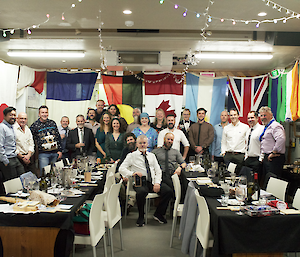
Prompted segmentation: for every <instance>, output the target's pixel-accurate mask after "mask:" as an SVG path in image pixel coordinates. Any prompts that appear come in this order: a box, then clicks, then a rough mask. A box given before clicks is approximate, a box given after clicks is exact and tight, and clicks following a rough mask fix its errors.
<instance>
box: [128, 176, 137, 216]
mask: <svg viewBox="0 0 300 257" xmlns="http://www.w3.org/2000/svg"><path fill="white" fill-rule="evenodd" d="M135 195H136V192H135V190H134V189H133V177H132V176H131V177H129V178H128V181H127V187H126V199H125V219H126V218H127V206H128V200H129V197H130V196H132V197H135Z"/></svg>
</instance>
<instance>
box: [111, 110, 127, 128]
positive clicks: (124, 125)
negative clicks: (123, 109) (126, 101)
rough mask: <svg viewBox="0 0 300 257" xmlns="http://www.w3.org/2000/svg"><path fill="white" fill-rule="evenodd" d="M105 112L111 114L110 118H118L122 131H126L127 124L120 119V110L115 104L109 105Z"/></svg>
mask: <svg viewBox="0 0 300 257" xmlns="http://www.w3.org/2000/svg"><path fill="white" fill-rule="evenodd" d="M107 111H108V112H109V113H110V114H111V116H112V117H118V118H119V120H120V122H121V127H122V129H123V130H124V131H126V129H127V127H128V124H127V122H126V120H125V119H124V118H122V117H121V114H120V109H119V108H118V106H116V105H115V104H111V105H110V106H109V107H108V109H107Z"/></svg>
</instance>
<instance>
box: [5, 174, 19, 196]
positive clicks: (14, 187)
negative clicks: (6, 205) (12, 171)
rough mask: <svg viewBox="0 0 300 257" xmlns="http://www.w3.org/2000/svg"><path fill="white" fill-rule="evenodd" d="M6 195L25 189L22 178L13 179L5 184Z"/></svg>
mask: <svg viewBox="0 0 300 257" xmlns="http://www.w3.org/2000/svg"><path fill="white" fill-rule="evenodd" d="M3 185H4V189H5V193H6V194H9V193H17V192H18V191H19V190H22V189H23V186H22V182H21V179H20V178H13V179H10V180H7V181H5V182H3Z"/></svg>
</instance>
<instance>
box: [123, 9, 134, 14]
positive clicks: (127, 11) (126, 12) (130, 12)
mask: <svg viewBox="0 0 300 257" xmlns="http://www.w3.org/2000/svg"><path fill="white" fill-rule="evenodd" d="M123 13H124V14H132V11H131V10H124V11H123Z"/></svg>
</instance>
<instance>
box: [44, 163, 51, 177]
mask: <svg viewBox="0 0 300 257" xmlns="http://www.w3.org/2000/svg"><path fill="white" fill-rule="evenodd" d="M44 171H45V176H46V175H47V174H49V173H50V171H51V165H47V166H45V167H44Z"/></svg>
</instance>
